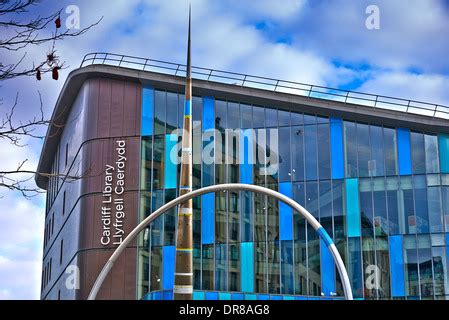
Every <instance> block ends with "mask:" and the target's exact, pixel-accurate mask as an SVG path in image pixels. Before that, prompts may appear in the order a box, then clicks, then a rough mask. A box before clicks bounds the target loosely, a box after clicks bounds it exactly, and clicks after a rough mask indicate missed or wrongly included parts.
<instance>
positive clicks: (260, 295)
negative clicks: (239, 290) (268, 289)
mask: <svg viewBox="0 0 449 320" xmlns="http://www.w3.org/2000/svg"><path fill="white" fill-rule="evenodd" d="M257 299H258V300H270V296H269V295H268V294H259V295H257Z"/></svg>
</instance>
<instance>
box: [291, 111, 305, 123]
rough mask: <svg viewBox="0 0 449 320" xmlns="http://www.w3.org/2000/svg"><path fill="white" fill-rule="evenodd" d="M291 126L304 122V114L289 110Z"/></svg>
mask: <svg viewBox="0 0 449 320" xmlns="http://www.w3.org/2000/svg"><path fill="white" fill-rule="evenodd" d="M290 116H291V119H292V126H296V125H301V124H303V123H304V116H303V115H302V113H297V112H291V114H290Z"/></svg>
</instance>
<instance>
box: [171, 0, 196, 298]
mask: <svg viewBox="0 0 449 320" xmlns="http://www.w3.org/2000/svg"><path fill="white" fill-rule="evenodd" d="M185 90H186V92H185V106H184V130H183V131H182V150H181V151H182V154H181V177H180V184H179V194H180V195H181V196H182V195H185V194H187V193H189V192H191V191H192V162H193V161H192V66H191V61H190V5H189V33H188V37H187V70H186V88H185ZM192 215H193V202H192V199H189V200H187V201H185V202H183V203H181V204H180V206H179V208H178V228H177V229H176V230H177V232H176V256H175V283H174V288H173V293H174V298H175V300H192V299H193V227H192Z"/></svg>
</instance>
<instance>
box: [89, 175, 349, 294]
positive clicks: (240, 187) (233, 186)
mask: <svg viewBox="0 0 449 320" xmlns="http://www.w3.org/2000/svg"><path fill="white" fill-rule="evenodd" d="M224 190H229V191H230V190H234V191H251V192H255V193H261V194H264V195H267V196H270V197H273V198H275V199H277V200H279V201H283V202H284V203H286V204H287V205H289V206H290V207H291V208H292V209H294V210H295V211H297V212H299V214H300V215H301V216H302V217H304V218H305V219H306V220H307V222H308V223H310V225H311V226H312V227H313V229H315V230H316V232H317V233H318V235H319V236H320V238H321V239H323V241H324V242H325V243H326V245H327V246H328V248H329V250H330V252H331V253H332V257H333V258H334V262H335V265H336V266H337V269H338V272H339V274H340V278H341V281H342V285H343V292H344V295H345V298H346V300H353V296H352V290H351V283H350V281H349V277H348V272H347V271H346V268H345V265H344V263H343V260H342V259H341V256H340V253H339V252H338V250H337V247H336V246H335V244H334V242H333V241H332V239H331V237H330V236H329V234H328V233H327V232H326V230H325V229H324V228H323V227H322V226H321V224H320V223H319V222H318V221H317V220H316V219H315V218H314V217H313V216H312V214H310V212H308V211H307V210H306V209H304V208H303V207H302V206H301V205H300V204H299V203H297V202H296V201H294V200H292V199H290V198H289V197H287V196H285V195H283V194H281V193H279V192H276V191H274V190H271V189H268V188H265V187H261V186H255V185H250V184H242V183H229V184H217V185H214V186H209V187H204V188H201V189H197V190H194V191H192V192H189V193H185V194H183V195H180V196H179V197H178V198H176V199H174V200H172V201H170V202H168V203H166V204H164V205H163V206H162V207H160V208H159V209H157V210H156V211H154V212H153V213H152V214H150V215H149V216H148V217H146V218H145V219H144V220H143V221H142V222H141V223H139V225H137V227H135V228H134V229H133V230H132V231H131V232H130V233H129V235H128V236H127V237H126V238H125V239H124V240H123V242H122V243H121V244H120V245H119V246H118V247H117V249H115V251H114V253H113V254H112V255H111V257H110V258H109V260H108V262H107V263H106V265H105V266H104V267H103V269H102V270H101V272H100V274H99V276H98V277H97V280H95V283H94V285H93V287H92V289H91V291H90V294H89V297H88V299H89V300H95V298H96V296H97V294H98V291H99V290H100V287H101V285H102V283H103V281H104V280H105V279H106V276H107V275H108V273H109V271H110V270H111V269H112V267H113V265H114V263H115V262H116V261H117V259H118V257H119V256H120V255H121V254H122V252H123V251H124V250H125V248H126V247H127V246H128V244H129V243H130V242H131V241H133V240H134V238H136V237H137V235H138V234H139V232H141V231H142V230H143V229H145V228H146V227H147V226H148V225H149V224H150V223H151V222H152V221H153V220H154V219H156V218H157V217H159V216H160V215H161V214H163V213H164V212H166V211H168V210H169V209H171V208H173V207H175V206H177V205H179V204H181V203H183V202H185V201H188V200H191V199H193V198H195V197H198V196H200V195H202V194H206V193H211V192H218V191H224Z"/></svg>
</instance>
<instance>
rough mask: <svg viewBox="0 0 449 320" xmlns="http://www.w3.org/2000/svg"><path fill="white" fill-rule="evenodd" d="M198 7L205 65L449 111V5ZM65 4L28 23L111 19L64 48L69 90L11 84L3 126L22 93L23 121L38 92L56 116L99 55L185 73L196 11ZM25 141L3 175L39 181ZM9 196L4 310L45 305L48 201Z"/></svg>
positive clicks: (50, 4)
mask: <svg viewBox="0 0 449 320" xmlns="http://www.w3.org/2000/svg"><path fill="white" fill-rule="evenodd" d="M190 2H191V5H192V64H193V65H194V66H202V67H208V68H215V69H221V70H227V71H234V72H240V73H248V74H254V75H259V76H267V77H272V78H278V79H284V80H292V81H298V82H304V83H310V84H314V85H323V86H331V87H336V88H342V89H350V90H357V91H363V92H369V93H374V94H382V95H389V96H395V97H401V98H406V99H415V100H422V101H426V102H431V103H438V104H442V105H446V106H449V59H448V57H449V37H448V34H449V1H448V0H426V1H422V0H395V1H389V0H379V1H374V0H369V1H365V0H333V1H325V0H284V1H276V0H247V1H242V0H220V1H215V0H214V1H211V0H209V1H207V0H191V1H190ZM55 3H56V2H55V1H49V0H47V1H46V0H42V1H41V2H40V3H39V5H37V6H36V7H34V8H33V10H32V12H29V13H28V14H26V15H24V17H23V19H27V18H29V17H36V16H37V15H45V14H49V13H53V12H55V11H57V10H59V9H64V10H63V14H62V15H61V19H62V21H63V28H65V19H67V17H68V16H69V15H68V14H66V13H65V8H66V7H67V6H69V5H76V6H78V7H79V9H80V26H81V28H83V27H86V26H88V25H89V24H91V23H93V22H95V21H97V20H98V19H99V18H101V17H103V19H102V21H101V22H100V24H99V25H98V26H95V27H94V28H93V29H91V30H90V31H89V32H88V33H87V34H85V35H82V36H80V37H77V38H69V39H66V40H63V41H61V42H58V43H57V44H56V49H57V54H58V55H59V56H60V57H61V60H63V61H65V65H66V66H67V69H65V70H62V71H61V75H60V80H59V81H54V80H52V79H51V77H50V75H44V76H43V79H42V81H40V82H37V81H36V80H35V79H34V78H33V77H28V78H19V79H15V80H11V81H7V82H3V83H0V85H1V87H0V97H1V98H3V104H2V105H0V109H1V110H0V113H1V114H2V115H3V114H5V113H6V112H7V111H8V110H9V108H10V106H11V103H12V101H13V99H14V97H15V95H16V93H17V92H18V93H19V104H18V106H17V112H16V115H17V118H16V121H26V120H27V119H29V118H30V116H33V115H38V112H39V109H38V108H39V105H38V103H37V101H38V91H39V92H40V93H41V95H42V98H43V102H44V112H45V114H46V115H48V116H49V115H51V112H52V110H53V108H54V106H55V103H56V99H57V97H58V95H59V92H60V90H61V88H62V86H63V84H64V81H65V78H66V77H67V75H68V73H69V72H70V71H71V70H73V69H76V68H78V67H79V64H80V62H81V61H82V58H83V56H84V55H85V54H86V53H89V52H113V53H118V54H126V55H133V56H139V57H147V58H153V59H160V60H165V61H171V62H176V63H185V55H186V40H187V39H186V30H187V19H188V15H187V11H188V4H189V1H188V0H170V1H166V0H113V1H111V0H108V1H106V0H98V1H91V0H90V1H87V0H86V1H85V0H79V1H75V0H69V1H66V0H63V1H58V2H57V4H55ZM369 5H376V6H377V7H378V8H379V18H380V20H379V29H368V28H367V27H366V20H367V18H369V15H370V14H369V13H368V14H367V13H366V9H367V7H368V6H369ZM0 21H1V17H0ZM51 31H53V29H49V30H44V31H43V33H44V34H45V33H46V32H51ZM9 32H14V30H9ZM2 37H3V36H0V38H2ZM48 50H49V45H47V44H45V45H40V46H33V47H29V48H27V56H26V58H25V60H24V61H23V64H24V66H28V65H32V63H33V61H40V60H42V57H45V55H46V53H47V52H48ZM22 53H23V52H22ZM19 57H20V52H5V51H4V50H1V49H0V62H3V63H7V62H14V61H17V59H18V58H19ZM24 142H25V143H26V146H24V147H22V148H17V147H14V146H12V145H10V144H9V143H8V142H7V141H4V140H3V139H0V159H1V162H0V166H1V169H3V170H6V169H13V168H15V167H16V166H17V164H18V163H19V162H20V161H22V160H24V159H28V162H27V169H30V170H36V167H37V163H38V159H39V154H40V150H41V147H42V143H43V141H42V140H41V139H27V140H26V141H24ZM32 183H33V182H30V184H31V185H32ZM0 197H1V198H0V299H39V295H40V278H41V270H42V263H41V258H42V248H43V228H44V216H45V198H44V196H43V195H40V196H37V197H34V198H33V199H31V200H27V199H24V198H23V197H22V196H21V195H19V194H16V193H13V192H10V191H7V190H2V189H1V188H0Z"/></svg>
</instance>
